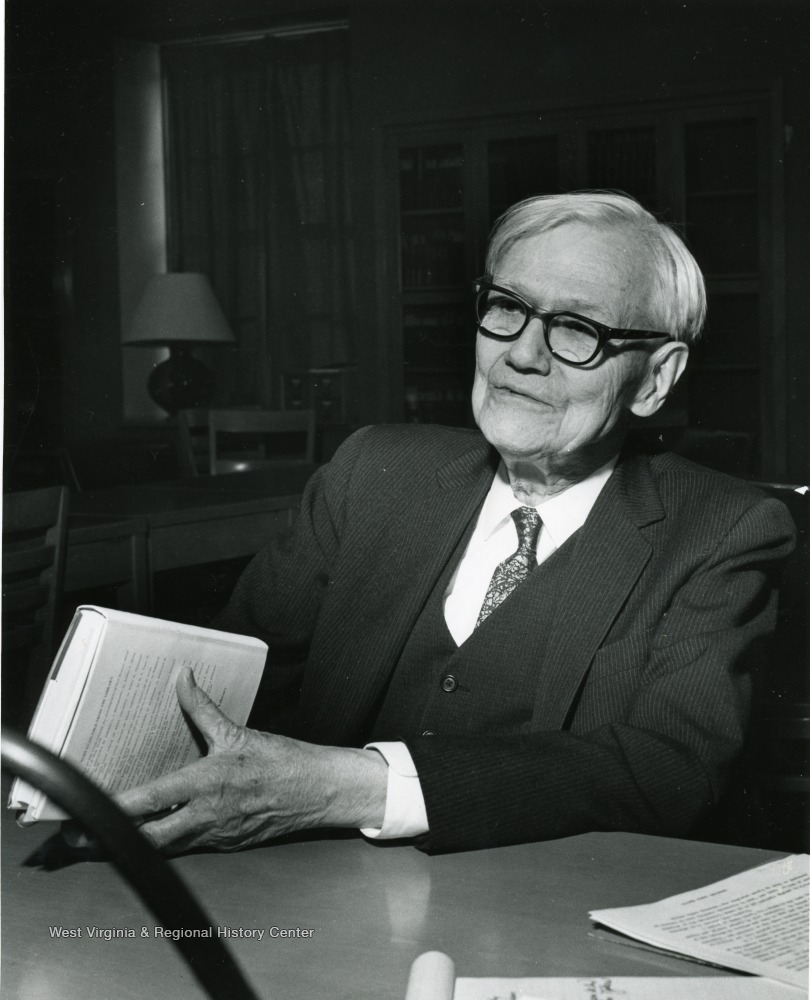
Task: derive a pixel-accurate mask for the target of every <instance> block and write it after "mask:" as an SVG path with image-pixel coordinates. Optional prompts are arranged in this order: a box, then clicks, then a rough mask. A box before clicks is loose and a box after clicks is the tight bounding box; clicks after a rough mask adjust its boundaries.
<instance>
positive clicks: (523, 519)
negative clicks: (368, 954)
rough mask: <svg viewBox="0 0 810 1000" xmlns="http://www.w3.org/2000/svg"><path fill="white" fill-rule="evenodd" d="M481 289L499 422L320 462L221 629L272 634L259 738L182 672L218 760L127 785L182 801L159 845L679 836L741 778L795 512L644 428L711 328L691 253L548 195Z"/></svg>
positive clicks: (486, 408) (617, 217)
mask: <svg viewBox="0 0 810 1000" xmlns="http://www.w3.org/2000/svg"><path fill="white" fill-rule="evenodd" d="M475 287H476V305H477V316H478V334H477V337H478V340H477V362H476V374H475V384H474V388H473V412H474V415H475V419H476V422H477V424H478V427H479V428H480V434H479V433H478V432H473V431H466V430H458V429H452V428H439V427H418V426H417V427H414V426H408V427H378V428H366V429H364V430H363V431H360V432H359V433H357V434H355V435H354V436H353V437H352V438H350V439H349V441H348V442H347V443H346V444H345V445H344V446H343V448H342V449H341V450H340V451H339V452H338V454H337V455H336V456H335V458H334V459H333V461H332V462H331V463H330V464H329V465H328V466H327V467H325V468H323V469H322V470H321V471H319V472H318V473H317V474H316V475H315V477H314V478H313V480H312V481H311V482H310V484H309V486H308V487H307V490H306V492H305V494H304V497H303V501H302V504H301V512H300V517H299V520H298V523H297V526H296V529H295V532H294V535H293V536H292V537H290V538H287V539H285V540H283V541H282V542H279V543H274V544H272V545H270V546H269V547H268V548H266V549H265V550H264V551H262V552H261V553H260V554H259V555H258V556H257V557H256V559H255V560H254V561H253V562H252V563H251V565H250V566H249V567H248V569H247V570H246V572H245V574H244V575H243V577H242V579H241V581H240V583H239V585H238V586H237V589H236V591H235V594H234V596H233V598H232V600H231V602H230V605H229V607H228V608H227V609H226V611H225V613H224V615H223V617H222V619H221V621H220V622H219V623H218V624H219V625H220V627H224V628H228V629H232V630H234V631H240V632H247V633H252V634H255V635H259V636H261V637H262V638H263V639H265V640H266V641H267V642H268V643H269V645H270V656H269V660H268V666H267V671H266V683H265V686H264V689H263V691H262V695H261V704H262V706H264V707H263V709H262V712H263V715H262V718H261V719H260V720H259V721H260V723H261V725H262V726H263V728H266V729H268V730H270V731H269V732H259V731H256V730H251V729H243V728H241V727H238V726H235V725H234V724H232V723H231V722H230V721H229V720H227V719H226V718H225V717H224V716H222V714H221V713H220V712H219V710H218V709H217V708H216V707H215V706H214V705H213V704H212V703H211V702H210V701H209V700H208V699H207V698H206V696H205V695H204V694H203V693H202V692H201V691H200V690H199V689H197V688H196V687H195V686H194V682H193V679H192V678H191V677H190V676H183V677H181V679H180V681H179V682H178V697H179V698H180V701H181V704H182V705H183V707H184V709H185V710H186V711H187V713H188V715H189V716H190V717H191V719H192V720H193V722H194V723H195V725H196V726H197V727H198V729H199V730H200V732H201V733H202V735H203V736H204V738H205V740H206V741H207V743H208V747H209V752H208V755H207V756H206V757H204V758H202V759H201V760H200V761H198V762H197V763H195V764H192V765H191V766H190V767H187V768H185V769H183V770H181V771H178V772H176V773H174V774H171V775H167V776H165V777H164V778H161V779H158V780H157V781H155V782H153V783H151V784H149V785H147V786H144V787H142V788H140V789H135V790H133V791H131V792H129V793H126V794H125V795H123V796H122V797H121V801H122V803H123V804H124V806H125V808H127V809H128V810H129V811H131V812H133V813H135V814H139V815H143V814H149V813H153V812H157V811H158V810H162V809H165V808H166V807H170V806H175V807H176V808H175V809H174V810H173V811H172V812H171V813H170V814H169V815H168V816H165V817H163V818H160V819H156V820H153V821H147V822H146V823H145V824H144V827H143V829H144V831H145V832H146V833H147V835H148V836H149V837H150V838H151V839H152V840H153V841H154V843H156V844H157V845H159V846H162V847H165V848H167V849H168V850H172V851H176V850H183V849H186V848H190V847H196V846H211V847H218V848H223V849H233V848H238V847H242V846H245V845H249V844H254V843H257V842H260V841H262V840H265V839H266V838H269V837H272V836H274V835H277V834H284V833H289V832H291V831H295V830H300V829H303V828H311V827H318V826H343V827H357V828H361V829H363V830H364V832H365V833H366V834H367V835H369V836H380V835H381V836H383V837H388V836H394V837H396V836H413V837H417V838H418V841H417V842H418V844H419V846H422V847H424V848H425V849H427V850H437V851H438V850H460V849H466V848H474V847H489V846H494V845H499V844H509V843H515V842H520V841H527V840H538V839H543V838H549V837H560V836H565V835H568V834H574V833H580V832H583V831H587V830H595V829H599V830H635V831H644V832H652V833H660V834H670V835H685V834H688V833H689V831H690V830H692V829H693V828H694V826H695V824H696V823H697V822H698V820H699V819H701V818H702V816H703V815H704V813H705V812H706V811H707V810H709V809H710V808H711V807H712V806H713V804H715V803H716V802H717V801H718V799H719V798H720V796H721V795H722V793H723V791H724V787H725V784H726V782H727V778H728V774H729V770H730V768H731V766H732V764H733V762H734V760H735V758H736V757H737V755H738V754H739V752H740V748H741V746H742V743H743V738H744V734H745V728H746V719H747V716H748V711H749V700H750V669H751V666H752V663H751V661H752V659H753V658H754V656H753V654H754V649H755V646H756V644H757V641H758V640H759V639H761V637H763V636H764V635H766V634H767V633H768V631H769V630H770V629H771V628H772V626H773V623H774V615H775V595H774V581H775V579H776V577H777V575H778V570H779V566H780V560H781V558H782V557H783V556H784V555H786V554H787V552H789V550H790V547H791V541H792V525H791V523H790V519H789V517H788V515H787V513H786V512H785V510H784V508H783V507H782V506H781V505H780V504H779V503H777V502H776V501H773V500H769V499H767V498H765V497H764V496H763V495H762V494H760V493H759V492H757V490H755V489H753V488H750V487H748V486H746V485H744V484H742V483H740V482H737V481H735V480H732V479H730V478H728V477H726V476H723V475H720V474H717V473H714V472H710V471H708V470H706V469H703V468H700V467H698V466H695V465H692V464H690V463H688V462H686V461H684V460H682V459H679V458H677V457H675V456H672V455H666V454H665V455H658V456H655V457H647V456H645V455H641V454H634V453H632V451H630V450H628V449H627V448H626V447H625V435H626V430H627V425H628V421H629V419H630V416H631V414H635V415H636V416H638V417H649V416H651V415H652V414H653V413H655V412H656V411H657V410H658V409H659V408H660V407H661V405H662V404H663V403H664V401H665V400H666V398H667V396H668V394H669V393H670V391H671V390H672V387H673V386H674V385H675V383H676V382H677V380H678V378H679V377H680V375H681V374H682V373H683V370H684V366H685V365H686V360H687V355H688V353H689V343H690V342H691V341H692V340H693V339H694V338H695V337H697V335H698V334H699V332H700V328H701V324H702V322H703V317H704V313H705V298H704V289H703V281H702V278H701V275H700V272H699V270H698V268H697V265H696V264H695V261H694V260H693V258H692V257H691V255H690V254H689V252H688V251H687V250H686V248H685V247H684V245H683V244H682V243H681V241H680V240H679V239H678V237H677V236H676V235H675V234H674V233H673V232H672V231H671V230H670V229H669V228H667V227H666V226H664V225H662V224H660V223H659V222H657V221H656V220H655V219H654V218H653V217H652V216H651V215H650V214H649V213H647V212H646V211H645V210H644V209H642V208H641V207H640V206H639V205H638V204H637V203H636V202H634V201H633V200H632V199H629V198H627V197H623V196H619V195H614V194H608V193H581V194H567V195H555V196H549V197H539V198H532V199H529V200H527V201H525V202H521V203H520V204H518V205H515V206H514V207H513V208H512V209H510V210H509V211H508V212H507V213H506V214H505V215H504V216H503V217H502V218H501V219H500V220H499V222H498V224H497V225H496V228H495V231H494V233H493V237H492V240H491V245H490V248H489V253H488V257H487V275H486V277H485V278H482V279H481V280H479V281H478V282H476V286H475ZM255 716H256V713H255V712H254V718H255ZM282 733H283V734H285V735H281V734H282Z"/></svg>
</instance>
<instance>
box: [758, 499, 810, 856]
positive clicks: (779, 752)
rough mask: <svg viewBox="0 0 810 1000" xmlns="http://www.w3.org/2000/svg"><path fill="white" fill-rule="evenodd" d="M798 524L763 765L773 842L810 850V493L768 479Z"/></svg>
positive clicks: (783, 596) (768, 693) (769, 692)
mask: <svg viewBox="0 0 810 1000" xmlns="http://www.w3.org/2000/svg"><path fill="white" fill-rule="evenodd" d="M759 486H760V488H761V489H763V490H765V492H767V493H768V494H769V495H770V496H774V497H776V498H777V499H778V500H781V501H782V502H783V503H784V504H785V505H786V506H787V508H788V510H789V511H790V513H791V516H792V517H793V520H794V521H795V523H796V531H797V541H796V548H795V550H794V552H793V554H792V555H791V557H790V559H789V561H788V564H787V566H786V567H785V573H784V576H783V578H782V586H781V589H780V594H779V617H778V622H777V627H776V635H775V642H774V644H773V655H772V658H771V660H770V662H769V663H768V664H766V669H765V672H764V673H765V681H766V683H765V684H764V690H763V696H762V704H761V706H760V708H759V719H758V728H759V734H758V742H757V745H756V753H757V772H758V779H759V785H760V789H761V793H762V796H763V799H764V801H765V805H766V808H767V811H768V826H769V828H770V832H769V835H768V838H767V839H768V843H767V844H765V845H764V846H768V845H769V844H773V846H774V847H775V848H778V849H782V846H781V845H784V849H785V850H795V851H807V850H810V676H808V670H807V667H808V661H810V648H809V647H810V637H809V636H808V623H810V494H808V493H800V492H798V491H797V489H796V487H792V486H783V485H780V484H773V483H761V484H759Z"/></svg>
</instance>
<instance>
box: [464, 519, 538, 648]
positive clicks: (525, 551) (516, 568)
mask: <svg viewBox="0 0 810 1000" xmlns="http://www.w3.org/2000/svg"><path fill="white" fill-rule="evenodd" d="M512 520H513V521H514V522H515V527H516V528H517V534H518V547H517V551H516V552H513V553H512V555H511V556H509V558H508V559H504V561H503V562H502V563H500V565H498V566H496V567H495V572H494V573H493V574H492V579H491V580H490V581H489V587H488V588H487V593H486V597H485V598H484V603H483V604H482V605H481V611H480V612H479V614H478V621H477V622H476V623H475V627H476V628H478V626H479V625H480V624H481V622H482V621H483V620H484V619H485V618H487V617H489V615H491V614H492V612H493V611H494V610H495V608H497V607H498V605H499V604H502V603H503V602H504V601H505V600H506V598H507V597H508V596H509V595H510V594H511V593H512V591H513V590H514V589H515V587H517V585H518V584H519V583H521V582H522V581H523V580H525V579H526V577H527V576H528V575H529V573H531V571H532V570H533V569H534V567H535V566H536V565H537V554H536V551H535V550H536V547H537V536H538V535H539V534H540V528H541V527H542V526H543V522H542V521H541V520H540V515H539V514H538V513H537V511H536V510H535V509H534V507H518V509H517V510H513V511H512Z"/></svg>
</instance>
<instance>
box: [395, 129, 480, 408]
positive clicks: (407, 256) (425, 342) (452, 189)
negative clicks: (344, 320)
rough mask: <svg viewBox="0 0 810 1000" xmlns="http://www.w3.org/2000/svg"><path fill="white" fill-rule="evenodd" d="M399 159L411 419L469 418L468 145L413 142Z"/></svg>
mask: <svg viewBox="0 0 810 1000" xmlns="http://www.w3.org/2000/svg"><path fill="white" fill-rule="evenodd" d="M397 163H398V171H399V203H398V209H399V211H398V218H399V240H400V252H399V277H400V323H401V331H402V370H403V383H402V390H403V403H404V411H405V419H406V420H409V421H413V422H422V423H443V424H465V423H467V422H468V421H469V386H470V381H471V378H472V356H473V350H474V338H473V337H472V335H471V332H470V322H471V320H470V316H469V309H468V308H466V301H467V295H466V284H467V280H466V279H467V272H468V261H467V252H466V242H467V236H468V231H469V226H468V219H467V213H466V211H465V146H464V144H463V143H442V144H432V143H424V144H413V145H411V144H407V145H403V146H402V147H400V148H399V150H398V153H397Z"/></svg>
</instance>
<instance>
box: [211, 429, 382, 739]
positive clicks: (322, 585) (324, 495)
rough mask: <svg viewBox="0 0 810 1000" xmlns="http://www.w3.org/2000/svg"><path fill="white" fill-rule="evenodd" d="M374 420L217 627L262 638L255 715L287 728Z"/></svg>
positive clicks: (318, 478)
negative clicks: (264, 647) (359, 460)
mask: <svg viewBox="0 0 810 1000" xmlns="http://www.w3.org/2000/svg"><path fill="white" fill-rule="evenodd" d="M368 430H369V428H363V429H362V430H359V431H357V432H356V433H355V434H353V435H352V437H351V438H349V439H348V441H346V442H345V443H344V444H343V445H342V447H341V448H340V449H339V450H338V452H337V453H336V455H335V457H334V458H333V459H332V461H331V462H330V463H329V464H328V465H325V466H323V467H322V468H320V469H318V470H317V471H316V472H315V474H314V475H313V476H312V478H311V479H310V481H309V482H308V484H307V486H306V488H305V490H304V493H303V495H302V498H301V504H300V507H299V511H298V516H297V518H296V522H295V524H294V526H293V527H292V528H291V529H290V530H288V531H286V532H284V533H283V534H281V535H279V536H278V537H277V538H274V539H272V540H271V541H270V542H269V543H268V544H267V545H265V546H264V548H262V549H261V551H259V553H258V554H257V555H256V556H255V557H254V558H253V559H252V560H251V562H250V563H249V564H248V566H247V568H246V569H245V571H244V572H243V573H242V575H241V576H240V578H239V581H238V582H237V585H236V588H235V589H234V592H233V594H232V596H231V598H230V600H229V602H228V604H227V605H226V607H225V608H224V609H223V610H222V611H221V612H220V613H219V614H218V615H217V617H216V618H215V620H214V621H213V622H212V626H213V627H214V628H218V629H222V630H223V631H226V632H237V633H240V634H242V635H252V636H256V637H257V638H259V639H262V640H263V641H264V642H266V643H267V645H268V647H269V652H268V658H267V665H266V668H265V672H264V676H263V678H262V684H261V687H260V690H259V693H258V695H257V698H256V702H255V703H254V708H253V712H252V714H251V718H250V720H249V722H250V723H251V724H254V725H261V727H262V728H266V729H271V730H274V731H277V732H285V731H286V730H287V729H288V728H289V726H288V724H287V721H286V720H288V719H289V718H290V717H291V716H290V712H291V709H292V707H293V706H294V704H295V701H296V698H297V693H298V690H299V688H300V683H301V676H302V672H303V669H304V664H305V662H306V658H307V654H308V651H309V645H310V640H311V638H312V635H313V632H314V630H315V625H316V622H317V618H318V613H319V610H320V607H321V603H322V600H323V595H324V592H325V590H326V588H327V586H328V584H329V579H330V574H331V571H332V567H333V565H334V563H335V561H336V559H337V558H338V555H339V552H340V538H341V531H342V528H343V524H344V521H345V503H346V493H347V490H348V484H349V482H350V480H351V477H352V473H353V471H354V467H355V464H356V461H357V457H358V455H359V454H360V453H361V451H362V448H363V444H364V440H365V436H366V433H367V431H368Z"/></svg>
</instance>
